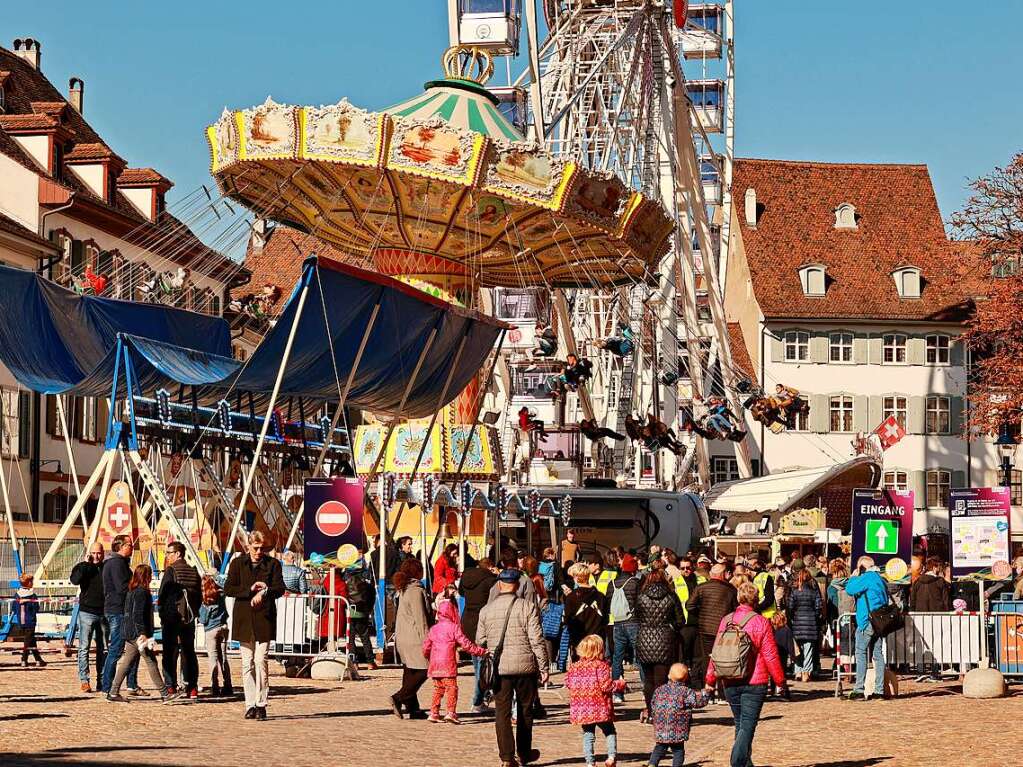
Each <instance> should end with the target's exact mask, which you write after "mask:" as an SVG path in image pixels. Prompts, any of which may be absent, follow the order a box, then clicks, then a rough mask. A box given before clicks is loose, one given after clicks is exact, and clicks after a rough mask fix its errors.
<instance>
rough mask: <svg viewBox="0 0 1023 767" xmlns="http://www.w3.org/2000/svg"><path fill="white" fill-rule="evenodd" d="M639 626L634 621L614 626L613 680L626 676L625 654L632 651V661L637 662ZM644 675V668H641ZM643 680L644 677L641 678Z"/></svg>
mask: <svg viewBox="0 0 1023 767" xmlns="http://www.w3.org/2000/svg"><path fill="white" fill-rule="evenodd" d="M638 634H639V624H638V623H635V622H633V621H629V622H628V623H616V624H615V625H614V639H615V646H614V654H613V655H612V658H611V678H612V679H621V678H622V677H624V676H625V653H626V652H628V651H630V650H631V651H632V661H633V663H635V662H636V636H637V635H638ZM640 669H641V671H640V673H641V674H642V667H640ZM640 678H642V677H640Z"/></svg>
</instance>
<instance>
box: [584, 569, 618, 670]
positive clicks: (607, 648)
mask: <svg viewBox="0 0 1023 767" xmlns="http://www.w3.org/2000/svg"><path fill="white" fill-rule="evenodd" d="M587 561H588V562H589V565H590V574H591V575H592V576H593V585H594V586H596V587H597V591H599V592H600V593H601V594H603V595H604V596H605V597H606V596H607V590H608V588H609V587H610V586H611V584H612V583H613V582H614V579H615V578H617V577H618V555H617V554H615V552H614V551H609V552H608V553H607V555H606V556H605V557H604V560H603V561H601V559H600V557H598V556H597V555H596V554H594V555H592V556H591V557H589V559H588V560H587ZM614 643H615V642H614V618H612V617H611V616H610V614H609V615H608V619H607V636H605V637H604V652H605V654H606V655H607V657H608V659H610V658H611V653H612V651H613V650H614Z"/></svg>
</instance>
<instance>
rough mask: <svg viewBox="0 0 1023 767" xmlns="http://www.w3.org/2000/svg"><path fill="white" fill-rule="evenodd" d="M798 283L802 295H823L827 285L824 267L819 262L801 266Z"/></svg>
mask: <svg viewBox="0 0 1023 767" xmlns="http://www.w3.org/2000/svg"><path fill="white" fill-rule="evenodd" d="M799 283H800V285H801V286H802V288H803V295H806V296H823V295H824V293H825V290H826V287H827V277H826V268H825V267H824V266H822V265H820V264H811V265H809V266H803V267H801V268H800V269H799Z"/></svg>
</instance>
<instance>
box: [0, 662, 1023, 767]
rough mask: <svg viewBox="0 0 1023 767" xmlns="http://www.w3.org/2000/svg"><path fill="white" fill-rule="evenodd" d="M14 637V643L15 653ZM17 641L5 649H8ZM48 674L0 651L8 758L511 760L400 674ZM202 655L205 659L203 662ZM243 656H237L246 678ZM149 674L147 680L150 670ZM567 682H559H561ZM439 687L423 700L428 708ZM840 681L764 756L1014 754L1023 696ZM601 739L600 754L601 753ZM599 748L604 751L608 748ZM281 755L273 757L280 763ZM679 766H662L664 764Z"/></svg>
mask: <svg viewBox="0 0 1023 767" xmlns="http://www.w3.org/2000/svg"><path fill="white" fill-rule="evenodd" d="M10 647H11V646H10V645H8V646H7V648H10ZM5 650H6V648H5ZM46 657H47V658H48V660H49V661H50V663H49V665H48V666H47V668H45V669H36V668H29V669H27V670H23V669H21V667H20V666H19V665H18V659H17V658H16V657H15V656H14V655H11V654H9V653H8V652H6V651H5V652H4V653H3V655H2V656H0V765H2V767H29V766H31V767H36V766H37V765H107V764H132V765H150V764H153V765H157V764H159V765H174V766H175V767H188V766H191V765H196V766H197V767H211V766H212V765H218V766H219V765H249V764H251V763H253V758H255V759H256V760H257V761H256V763H258V764H271V765H275V764H287V765H290V766H292V767H304V766H305V765H324V764H329V765H338V766H339V767H347V765H375V764H384V765H387V766H388V767H392V766H393V767H398V765H417V766H420V767H461V766H462V765H466V766H467V767H468V766H474V765H496V764H498V759H497V751H496V747H495V740H494V732H493V720H492V717H491V716H489V715H481V716H473V715H469V714H466V715H464V717H463V722H464V724H463V725H462V726H461V727H456V726H453V725H449V724H430V723H428V722H424V721H398V720H397V719H396V718H395V717H394V716H393V715H392V714H391V712H390V709H389V707H388V705H387V696H388V694H389V693H390V692H393V691H394V690H395V689H396V688H397V687H398V678H399V676H400V672H399V671H397V670H395V669H382V670H380V671H375V672H369V673H366V674H365V675H364V678H363V679H362V680H360V681H358V682H345V683H331V682H321V681H313V680H308V679H287V678H285V677H284V676H283V673H282V669H281V668H280V667H279V666H277V665H276V664H272V665H271V672H272V674H273V678H272V680H271V683H272V692H271V700H270V707H269V710H268V713H269V717H270V718H269V720H268V721H266V722H252V721H245V720H243V719H242V713H243V711H242V704H241V702H240V701H234V702H219V701H203V700H201V701H200V702H199V703H195V704H181V705H174V706H162V705H160V704H159V703H158V702H156V701H155V700H142V701H137V702H132V703H130V704H127V705H115V704H110V703H107V702H105V701H104V700H103V698H102V696H99V695H96V694H93V695H88V694H81V693H80V692H79V691H78V681H77V674H76V673H75V666H74V661H73V660H71V659H66V658H64V657H63V656H62V655H58V654H57V653H56V652H48V653H47V654H46ZM200 663H202V659H200ZM237 668H238V664H237V662H236V663H235V673H236V674H237ZM466 668H468V667H464V668H463V673H462V676H461V677H460V678H459V683H460V689H461V695H460V700H459V707H460V709H461V710H462V711H466V710H467V709H468V704H469V701H470V689H471V683H472V677H471V670H469V671H467V670H466ZM142 680H143V681H144V682H148V679H147V678H146V675H145V674H144V673H143V674H142ZM554 681H555V683H557V682H558V681H559V680H558V678H555V680H554ZM429 684H430V683H428V684H427V686H426V687H424V688H423V691H422V692H421V693H420V699H421V700H424V702H425V703H427V704H428V703H429V701H428V700H426V697H427V695H428V694H429V690H430V686H429ZM833 690H834V688H833V685H831V684H825V683H818V684H811V685H799V684H796V685H794V691H795V692H794V696H793V700H792V701H791V702H788V703H786V702H781V701H779V702H770V703H768V704H767V706H766V707H765V709H764V714H763V718H762V719H761V723H760V727H759V729H758V731H757V738H756V741H755V744H754V759H755V761H756V764H757V765H760V766H761V767H763V765H773V767H796V766H802V765H807V766H809V765H818V766H820V767H867V766H868V765H886V766H887V765H926V764H929V765H957V767H958V766H960V765H964V766H971V767H972V766H973V765H1000V764H1004V763H1005V762H1006V761H1007V760H1009V759H1012V760H1015V755H1016V754H1017V753H1018V748H1017V746H1018V743H1019V722H1020V720H1021V719H1023V691H1020V692H1016V694H1014V695H1012V696H1011V697H1009V698H1005V699H1002V700H996V701H968V700H966V699H964V698H963V697H962V696H961V695H960V694H959V687H958V685H956V684H953V683H942V684H914V683H912V682H907V681H906V680H905V679H904V680H903V683H902V687H901V695H902V697H900V699H899V700H896V701H877V702H868V703H862V702H857V703H850V702H846V701H841V700H836V699H835V698H834V697H833ZM641 699H642V695H641V694H640V693H639V692H638V691H637V692H632V693H630V694H629V695H628V700H627V703H626V705H625V706H624V707H622V708H620V717H619V725H618V731H619V735H618V742H619V752H620V754H619V764H620V765H643V764H646V761H645V760H646V757H647V755H648V753H649V749H650V746H651V730H650V728H649V727H647V726H645V725H642V724H640V723H639V719H638V717H639V709H640V707H641V703H640V702H641ZM543 700H544V703H545V704H546V705H547V708H548V710H549V712H550V716H549V718H548V719H547V720H545V721H543V722H538V723H537V727H536V730H535V745H536V747H538V748H539V749H540V751H541V760H540V764H545V765H581V764H582V763H583V761H582V758H581V739H580V735H579V732H578V730H577V728H575V727H573V726H572V725H570V724H568V707H567V698H566V696H565V692H564V690H562V689H553V690H550V691H546V692H544V693H543ZM731 735H732V720H731V716H730V715H729V712H728V708H727V707H726V706H711V707H709V708H708V709H707V710H704V711H701V712H699V713H698V714H697V716H696V721H695V725H694V728H693V736H692V740H691V741H690V742H689V747H688V749H687V753H686V764H687V765H693V764H698V765H702V766H703V767H717V766H718V765H727V764H728V752H729V749H730V747H731ZM602 747H603V746H602V742H601V741H600V739H599V738H598V749H600V748H602ZM598 753H600V752H599V750H598ZM267 759H269V761H267ZM667 763H670V760H669V761H668V762H662V764H667Z"/></svg>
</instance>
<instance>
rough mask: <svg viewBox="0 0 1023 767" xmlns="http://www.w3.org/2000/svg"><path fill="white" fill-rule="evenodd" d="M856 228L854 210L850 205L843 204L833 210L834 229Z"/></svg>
mask: <svg viewBox="0 0 1023 767" xmlns="http://www.w3.org/2000/svg"><path fill="white" fill-rule="evenodd" d="M856 226H857V225H856V208H855V207H854V206H853V205H852V203H848V202H843V203H842V204H841V205H839V206H838V207H837V208H835V229H855V228H856Z"/></svg>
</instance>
